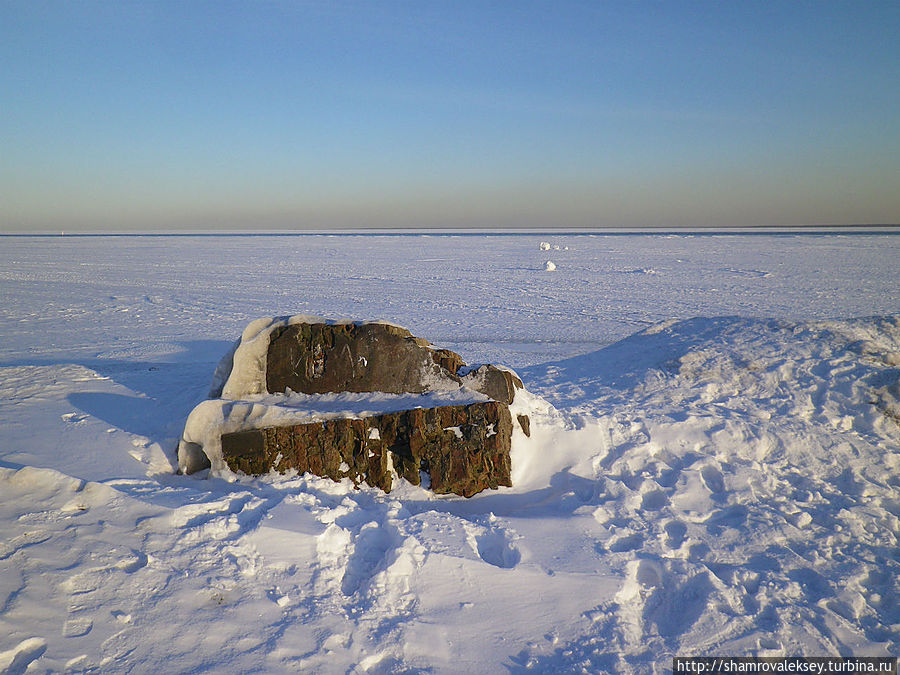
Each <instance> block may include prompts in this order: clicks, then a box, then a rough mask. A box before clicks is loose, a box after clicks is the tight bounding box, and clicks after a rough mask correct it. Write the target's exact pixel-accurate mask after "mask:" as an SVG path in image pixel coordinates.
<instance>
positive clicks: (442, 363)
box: [179, 317, 530, 497]
mask: <svg viewBox="0 0 900 675" xmlns="http://www.w3.org/2000/svg"><path fill="white" fill-rule="evenodd" d="M226 361H227V362H226ZM235 373H237V375H235ZM215 380H216V382H214V385H213V392H214V393H213V396H214V398H215V399H216V400H221V401H223V402H225V401H238V402H246V405H248V406H250V407H251V408H252V409H253V410H256V408H258V407H259V404H256V403H254V402H255V401H258V400H259V399H258V398H256V399H255V398H253V397H254V396H256V397H258V396H268V397H269V398H268V399H267V403H266V405H268V406H269V407H270V409H272V405H273V404H272V403H271V399H272V398H275V399H276V403H275V404H274V405H275V410H277V411H281V410H287V409H288V408H289V407H290V406H289V404H288V402H289V399H290V396H291V394H292V393H293V394H303V395H307V396H312V397H313V398H316V399H317V398H318V397H319V396H320V395H325V394H336V393H337V394H340V393H345V392H346V393H358V394H363V393H373V394H376V396H377V394H378V393H386V394H414V395H418V394H423V396H422V397H421V399H422V402H421V404H420V402H419V401H418V399H419V398H420V397H419V396H413V398H414V399H416V401H415V402H412V403H411V405H410V408H409V409H404V410H396V409H394V410H392V411H390V412H381V413H379V412H378V411H377V410H375V411H369V412H366V413H365V414H350V413H348V414H346V416H342V417H337V418H334V416H333V415H328V417H329V419H327V420H326V419H315V416H314V417H313V419H310V421H308V422H307V421H306V419H303V420H299V421H301V422H302V423H296V422H297V421H298V420H296V419H295V420H293V421H288V422H282V421H277V422H275V423H274V424H273V423H271V422H270V425H271V426H265V425H263V424H260V422H259V421H258V420H257V422H255V423H250V422H246V423H241V422H238V423H237V424H231V425H230V426H229V428H228V429H227V433H225V431H226V429H224V428H221V427H220V426H219V427H217V428H218V430H217V431H215V432H214V434H215V435H214V438H213V440H209V439H208V437H206V436H204V434H206V433H207V431H204V429H207V430H208V419H209V418H208V415H206V416H204V413H203V412H202V411H200V408H201V406H202V405H203V404H201V406H198V407H197V409H196V411H198V413H197V415H196V418H197V420H198V422H197V424H198V425H200V430H199V431H198V432H197V433H193V432H194V431H196V430H195V429H193V428H192V433H189V432H188V425H191V424H192V418H193V417H194V413H192V415H191V417H190V418H189V419H188V425H186V428H185V434H184V437H183V439H182V442H181V444H180V445H179V466H180V467H182V468H183V469H184V470H185V471H192V470H199V469H202V468H205V467H208V466H210V462H209V461H203V460H204V459H206V458H207V457H209V458H213V457H217V458H218V459H216V460H214V461H213V463H212V468H213V469H215V470H218V469H216V466H219V467H221V468H222V469H224V467H225V466H227V467H228V468H229V469H231V470H232V471H243V472H244V473H247V474H251V475H252V474H262V473H267V472H269V471H272V470H276V471H282V472H283V471H287V470H290V469H296V470H297V471H298V472H300V473H305V472H309V473H313V474H316V475H319V476H325V477H328V478H332V479H334V480H342V479H344V478H350V479H351V480H352V481H353V482H354V483H355V484H360V483H367V484H369V485H371V486H374V487H378V488H381V489H383V490H385V491H390V489H391V487H392V482H393V477H394V476H399V477H402V478H405V479H406V480H408V481H409V482H410V483H413V484H414V485H419V484H420V483H421V476H422V474H423V473H424V474H428V476H429V479H430V486H431V489H432V490H433V491H434V492H437V493H442V494H444V493H455V494H459V495H463V496H466V497H469V496H472V495H474V494H477V493H478V492H481V491H482V490H485V489H488V488H496V487H499V486H509V485H511V478H510V474H511V467H510V448H511V442H512V427H513V422H512V415H511V413H510V410H509V406H510V405H511V404H512V403H513V401H514V399H515V396H516V390H517V389H521V388H522V381H521V380H520V379H519V378H518V377H516V376H515V374H513V373H512V372H511V371H509V370H505V369H503V368H499V367H497V366H493V365H483V366H479V367H477V368H468V367H466V365H465V363H464V362H463V360H462V358H461V357H460V356H459V355H458V354H456V353H454V352H452V351H449V350H445V349H437V348H435V347H434V346H433V345H431V344H430V343H429V342H427V341H426V340H423V339H422V338H418V337H415V336H414V335H413V334H412V333H410V332H409V331H408V330H406V329H405V328H400V327H398V326H394V325H391V324H387V323H368V322H331V321H324V320H311V318H309V317H281V318H279V319H260V320H258V321H256V322H253V323H251V324H250V325H249V326H248V328H247V329H246V330H245V331H244V335H243V336H242V339H241V342H240V343H239V344H238V345H236V347H235V351H234V352H232V354H231V355H229V356H228V357H226V359H224V360H223V363H222V364H220V367H219V369H217V372H216V377H215ZM467 390H468V391H469V392H477V393H475V394H472V395H471V397H464V398H469V401H474V402H469V401H464V402H463V403H462V404H453V405H444V404H442V405H437V406H435V405H434V404H433V403H432V404H431V406H429V405H428V404H427V403H425V401H427V400H428V396H425V394H429V393H430V394H431V395H433V393H434V392H460V391H463V392H465V391H467ZM451 395H453V396H455V394H451ZM485 398H488V399H491V400H484V399H485ZM323 400H324V399H323ZM241 405H242V406H243V405H245V403H241ZM253 406H256V407H253ZM254 414H256V413H254ZM275 417H279V416H278V415H276V416H275ZM307 419H309V418H307ZM203 420H207V421H206V422H204V421H203ZM516 421H517V423H518V424H519V426H520V427H521V429H522V431H523V432H524V433H525V434H526V435H528V434H529V432H530V429H529V420H528V417H527V416H525V415H517V420H516ZM204 424H206V425H207V426H206V427H204V426H203V425H204ZM214 424H215V423H214ZM218 424H219V425H220V424H221V422H220V423H218ZM248 427H259V428H248ZM235 429H237V430H235ZM201 437H203V438H206V439H207V440H203V441H202V442H198V440H197V439H199V438H201ZM219 441H221V443H219ZM223 461H224V464H223Z"/></svg>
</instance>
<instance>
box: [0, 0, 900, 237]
mask: <svg viewBox="0 0 900 675" xmlns="http://www.w3.org/2000/svg"><path fill="white" fill-rule="evenodd" d="M898 26H900V5H898V4H897V3H893V2H865V3H841V2H818V3H796V2H774V3H765V4H763V3H740V4H738V3H721V4H720V3H712V2H691V3H684V2H668V3H655V4H652V5H651V4H637V3H624V2H622V3H617V2H608V3H592V2H556V3H549V2H544V3H542V2H528V3H475V2H454V3H446V2H432V3H413V2H386V3H372V4H369V3H357V2H342V3H316V2H272V3H265V4H244V3H235V2H216V3H213V2H198V3H183V4H182V3H175V2H156V3H145V4H131V3H127V4H126V3H104V2H81V3H54V2H24V1H12V2H6V3H3V4H2V5H0V59H2V63H3V64H4V65H3V68H2V69H0V97H2V99H3V101H4V103H3V105H2V106H0V233H3V232H38V231H59V230H66V231H120V232H127V231H138V230H143V231H147V230H173V229H206V228H215V229H229V228H234V229H242V230H250V231H252V230H269V229H329V228H344V227H373V228H394V227H421V228H428V227H444V228H469V227H479V228H485V229H497V228H505V227H520V228H530V227H570V228H580V227H597V228H600V227H645V226H651V227H659V226H669V227H702V226H718V227H729V226H742V227H746V226H755V225H770V226H798V225H828V224H853V223H898V222H900V179H898V176H900V134H898V130H897V123H898V120H900V89H898V87H897V82H900V47H898V45H900V40H898V34H897V33H898V30H897V28H898Z"/></svg>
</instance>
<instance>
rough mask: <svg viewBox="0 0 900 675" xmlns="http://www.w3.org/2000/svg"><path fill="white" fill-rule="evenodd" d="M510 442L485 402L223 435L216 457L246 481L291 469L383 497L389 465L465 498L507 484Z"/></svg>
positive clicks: (504, 422)
mask: <svg viewBox="0 0 900 675" xmlns="http://www.w3.org/2000/svg"><path fill="white" fill-rule="evenodd" d="M511 438H512V419H511V415H510V412H509V408H508V407H507V406H506V405H505V404H503V403H500V402H497V401H484V402H479V403H472V404H468V405H452V406H439V407H435V408H415V409H412V410H403V411H399V412H390V413H384V414H380V415H373V416H371V417H365V418H363V419H350V418H341V419H333V420H327V421H322V422H312V423H308V424H298V425H294V426H286V427H273V428H266V429H253V430H247V431H241V432H237V433H231V434H223V435H222V454H223V457H224V459H225V461H226V463H227V464H228V466H229V467H230V468H231V469H232V470H239V471H244V472H245V473H248V474H260V473H266V472H268V471H270V470H272V469H275V470H277V471H286V470H288V469H296V470H297V471H298V472H300V473H304V472H309V473H313V474H316V475H319V476H325V477H328V478H331V479H333V480H341V479H342V478H350V479H351V480H352V481H353V482H354V483H356V484H359V483H363V482H364V483H367V484H368V485H371V486H374V487H378V488H381V489H382V490H385V491H390V489H391V486H392V485H391V483H392V478H391V467H392V466H393V468H394V470H395V471H396V472H397V474H398V475H399V476H401V477H403V478H405V479H406V480H408V481H409V482H410V483H413V484H414V485H419V483H420V471H422V472H425V473H427V474H428V475H429V476H430V479H431V489H432V490H433V491H434V492H437V493H440V494H447V493H454V494H459V495H462V496H465V497H470V496H472V495H474V494H477V493H479V492H481V491H482V490H485V489H488V488H497V487H499V486H501V485H505V486H509V485H511V484H512V482H511V478H510V457H509V450H510V444H511Z"/></svg>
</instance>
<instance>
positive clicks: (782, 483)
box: [0, 233, 900, 675]
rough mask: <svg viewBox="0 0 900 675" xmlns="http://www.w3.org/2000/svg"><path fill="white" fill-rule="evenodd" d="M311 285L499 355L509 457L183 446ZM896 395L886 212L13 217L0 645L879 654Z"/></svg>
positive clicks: (257, 655) (347, 667) (265, 652)
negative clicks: (509, 468)
mask: <svg viewBox="0 0 900 675" xmlns="http://www.w3.org/2000/svg"><path fill="white" fill-rule="evenodd" d="M542 243H546V244H549V246H543V247H542V246H541V244H542ZM548 261H550V262H552V263H553V265H548V264H547V263H548ZM553 266H555V269H551V268H552V267H553ZM298 313H305V314H316V315H320V316H324V317H329V318H355V319H386V320H389V321H391V322H394V323H397V324H400V325H402V326H405V327H407V328H409V329H410V330H411V331H412V332H413V333H414V334H416V335H419V336H422V337H424V338H426V339H428V340H430V341H431V342H433V343H434V344H436V345H438V346H440V347H446V348H450V349H453V350H455V351H457V352H459V353H460V354H461V355H462V357H463V358H464V359H465V360H466V361H467V362H468V363H470V364H471V363H479V362H495V363H501V364H505V365H508V366H510V367H512V368H514V369H515V370H516V371H517V372H518V373H519V375H520V376H521V377H522V379H523V381H524V382H525V386H526V387H527V389H528V390H529V392H530V393H529V395H528V396H526V397H523V404H525V405H528V406H529V408H530V411H531V415H532V430H533V433H532V437H531V439H530V441H529V442H527V443H519V444H518V445H517V447H516V448H515V449H514V456H513V480H514V483H515V487H513V488H504V489H501V490H497V491H492V492H486V493H483V494H481V495H479V496H477V497H474V498H472V499H468V500H467V499H463V498H460V497H435V496H434V495H432V494H431V493H429V492H427V491H425V490H423V489H420V488H416V487H413V486H411V485H409V484H400V486H399V487H398V489H396V490H395V491H394V492H393V493H391V494H389V495H386V494H383V493H381V492H379V491H377V490H374V489H369V488H363V489H360V490H354V489H353V487H352V485H350V484H349V482H348V483H346V484H339V483H333V482H331V481H329V480H326V479H319V478H315V477H310V476H296V475H287V476H279V475H269V476H265V477H262V478H247V477H241V478H239V479H238V480H236V481H234V482H228V481H226V480H221V479H215V478H214V479H207V480H200V479H197V478H193V477H185V476H178V475H175V474H174V466H175V447H176V443H177V439H178V437H179V436H180V434H181V430H182V427H183V425H184V422H185V419H186V417H187V415H188V413H189V412H190V411H191V409H192V408H193V406H194V405H195V404H196V403H197V402H199V401H200V400H202V399H204V398H205V397H206V395H207V392H208V389H209V385H210V382H211V379H212V374H213V371H214V369H215V366H216V363H217V362H218V360H219V358H220V357H221V356H222V355H223V354H224V353H225V352H226V351H227V350H228V348H229V345H230V344H231V342H232V341H233V340H235V339H236V338H237V337H238V336H239V335H240V333H241V331H242V330H243V328H244V326H245V325H246V324H247V323H248V322H249V321H251V320H252V319H255V318H258V317H264V316H276V315H286V314H298ZM898 424H900V234H881V235H873V236H865V235H848V234H829V235H814V234H786V235H768V234H767V235H762V234H753V235H702V236H692V235H688V234H673V235H661V234H656V235H639V234H630V235H598V236H590V235H562V234H552V233H546V234H535V235H526V234H520V235H505V236H499V235H498V236H487V235H481V236H450V235H432V236H425V235H415V236H414V235H404V236H375V235H357V236H350V235H341V236H324V235H316V236H282V237H278V236H260V237H227V236H220V237H209V236H207V237H43V238H37V237H36V238H20V237H14V238H11V237H6V238H0V673H2V674H3V675H10V674H13V673H16V674H19V673H44V672H54V673H55V672H72V673H131V672H133V673H150V672H157V673H201V672H221V673H297V672H304V673H407V672H408V673H422V672H425V673H463V672H466V673H498V672H499V673H522V672H548V673H568V672H575V673H579V672H585V673H597V672H620V673H630V672H637V673H650V672H666V671H667V670H669V668H670V666H671V659H672V657H673V656H674V655H684V656H691V655H697V656H704V655H712V654H720V655H724V654H727V655H754V654H756V655H782V654H783V655H842V654H843V655H851V654H852V655H859V656H865V655H869V656H880V655H894V656H896V655H897V654H900V547H898V537H900V427H898Z"/></svg>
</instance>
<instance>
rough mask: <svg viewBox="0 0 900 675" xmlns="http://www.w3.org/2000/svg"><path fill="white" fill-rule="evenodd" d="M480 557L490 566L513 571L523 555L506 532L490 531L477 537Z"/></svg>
mask: <svg viewBox="0 0 900 675" xmlns="http://www.w3.org/2000/svg"><path fill="white" fill-rule="evenodd" d="M475 544H476V547H477V549H478V555H479V556H481V559H482V560H484V562H486V563H488V564H489V565H493V566H494V567H500V568H502V569H512V568H513V567H515V566H516V565H518V564H519V561H520V560H521V559H522V554H521V553H520V552H519V549H517V548H516V547H515V545H513V543H512V542H511V541H510V540H509V538H508V537H507V535H506V534H505V533H504V532H499V531H496V530H489V531H487V532H485V533H484V534H481V535H478V536H476V537H475Z"/></svg>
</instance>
